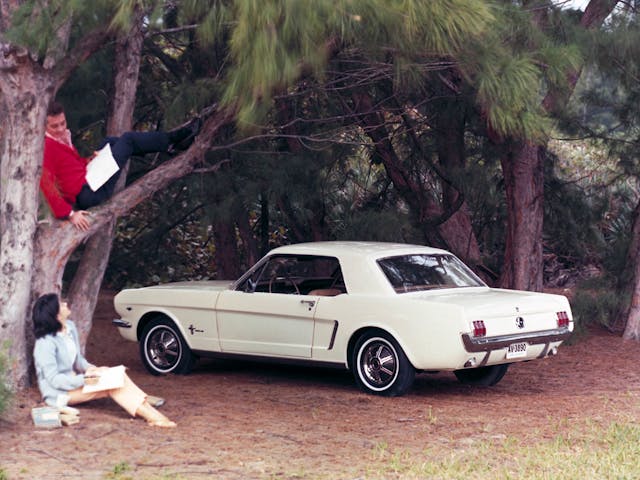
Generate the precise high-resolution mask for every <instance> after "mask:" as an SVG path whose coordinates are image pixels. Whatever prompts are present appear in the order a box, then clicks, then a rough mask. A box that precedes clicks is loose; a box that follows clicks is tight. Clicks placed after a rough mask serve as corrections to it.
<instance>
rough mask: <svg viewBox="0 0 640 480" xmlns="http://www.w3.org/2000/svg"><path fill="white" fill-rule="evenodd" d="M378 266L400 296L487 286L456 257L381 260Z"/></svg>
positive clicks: (409, 257)
mask: <svg viewBox="0 0 640 480" xmlns="http://www.w3.org/2000/svg"><path fill="white" fill-rule="evenodd" d="M377 262H378V265H379V266H380V268H381V269H382V271H383V272H384V274H385V276H386V277H387V279H388V280H389V282H390V283H391V285H392V286H393V288H394V290H395V291H396V292H397V293H407V292H415V291H420V290H433V289H436V288H460V287H482V286H485V284H484V283H483V282H482V280H480V279H479V278H478V277H477V276H476V274H475V273H473V272H472V271H471V269H470V268H469V267H467V266H466V265H465V264H464V263H462V262H461V261H460V260H458V259H457V258H456V257H454V256H453V255H445V254H415V255H400V256H395V257H386V258H381V259H379V260H378V261H377Z"/></svg>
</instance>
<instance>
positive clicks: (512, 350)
mask: <svg viewBox="0 0 640 480" xmlns="http://www.w3.org/2000/svg"><path fill="white" fill-rule="evenodd" d="M526 356H527V344H526V343H525V342H522V343H512V344H511V345H509V347H508V348H507V358H521V357H526Z"/></svg>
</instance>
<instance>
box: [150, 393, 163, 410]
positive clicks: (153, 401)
mask: <svg viewBox="0 0 640 480" xmlns="http://www.w3.org/2000/svg"><path fill="white" fill-rule="evenodd" d="M147 403H148V404H149V405H151V406H152V407H156V408H158V407H161V406H162V405H164V404H165V400H164V398H162V397H156V396H153V395H147Z"/></svg>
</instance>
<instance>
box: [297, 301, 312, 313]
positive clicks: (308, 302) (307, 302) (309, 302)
mask: <svg viewBox="0 0 640 480" xmlns="http://www.w3.org/2000/svg"><path fill="white" fill-rule="evenodd" d="M300 303H303V304H305V303H306V304H307V307H309V311H311V309H312V308H313V306H314V305H315V304H316V301H315V300H300Z"/></svg>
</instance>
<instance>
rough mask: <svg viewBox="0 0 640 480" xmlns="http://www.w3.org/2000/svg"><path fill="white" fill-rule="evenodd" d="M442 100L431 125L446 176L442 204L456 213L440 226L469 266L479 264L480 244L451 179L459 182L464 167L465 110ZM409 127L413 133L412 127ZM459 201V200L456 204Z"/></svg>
mask: <svg viewBox="0 0 640 480" xmlns="http://www.w3.org/2000/svg"><path fill="white" fill-rule="evenodd" d="M443 103H446V104H447V108H446V110H445V113H444V114H442V113H441V114H440V116H439V117H438V119H437V120H436V126H435V128H434V130H435V136H436V145H437V149H438V160H439V163H440V167H441V169H442V172H443V173H444V177H445V178H441V183H442V205H443V210H444V211H445V212H448V211H455V213H453V214H452V215H451V216H450V217H449V218H448V219H447V220H446V221H445V222H444V223H442V224H441V225H440V226H439V229H440V231H441V232H442V237H443V238H445V239H446V241H447V245H448V246H449V248H450V249H451V250H452V251H453V252H455V254H456V255H457V256H459V257H460V258H461V259H462V260H464V261H465V262H466V263H468V264H470V265H472V266H474V265H481V264H482V258H481V255H480V247H479V246H478V240H477V238H476V235H475V233H474V232H473V228H472V225H471V218H470V216H469V211H468V210H469V209H468V206H467V204H466V202H464V200H463V199H461V198H460V195H461V193H460V190H459V187H458V186H457V185H454V183H453V182H454V181H455V182H456V183H459V180H458V179H459V177H460V174H461V173H462V172H464V169H465V167H466V155H465V140H464V133H465V128H466V119H465V112H464V109H463V104H462V102H457V101H456V100H452V101H448V102H443ZM441 111H442V109H441ZM411 131H412V134H415V132H414V130H413V129H412V130H411ZM416 143H417V142H416ZM460 201H462V202H461V204H460V206H459V207H458V206H457V205H458V203H459V202H460Z"/></svg>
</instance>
